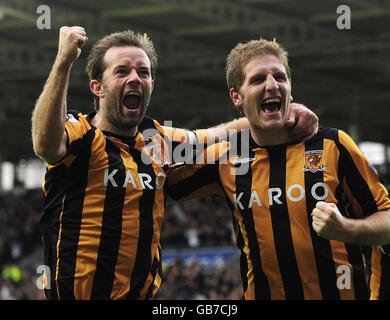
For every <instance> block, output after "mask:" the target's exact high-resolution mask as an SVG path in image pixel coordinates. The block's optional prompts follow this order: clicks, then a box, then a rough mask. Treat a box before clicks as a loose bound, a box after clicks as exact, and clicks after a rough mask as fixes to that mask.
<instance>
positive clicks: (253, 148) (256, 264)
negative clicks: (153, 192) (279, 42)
mask: <svg viewBox="0 0 390 320" xmlns="http://www.w3.org/2000/svg"><path fill="white" fill-rule="evenodd" d="M244 132H246V133H248V132H249V131H242V132H241V133H239V134H238V135H237V136H236V137H235V140H234V141H235V142H234V143H233V142H231V141H229V142H222V143H219V144H215V145H213V146H211V147H209V148H208V149H206V152H203V153H202V155H201V156H200V158H198V164H196V165H187V166H182V167H178V168H174V169H173V170H171V171H170V172H168V182H169V187H168V193H169V195H170V196H171V197H172V198H173V199H174V200H186V199H191V198H195V197H201V196H208V195H220V196H223V197H225V198H226V199H227V202H228V204H229V205H230V208H231V209H232V213H233V224H234V230H235V235H236V243H237V246H238V248H239V249H240V252H241V258H240V267H241V278H242V282H243V289H244V298H245V299H315V300H319V299H333V300H334V299H336V300H338V299H368V298H369V292H370V290H369V288H368V284H367V281H366V277H365V276H366V274H365V268H366V264H365V262H364V260H363V257H362V252H361V249H360V247H359V246H357V245H352V244H346V243H343V242H339V241H333V240H332V241H329V240H326V239H324V238H321V237H319V236H318V235H317V233H316V232H315V231H314V229H313V228H312V218H311V212H312V210H313V209H314V207H315V205H316V202H317V201H327V202H334V203H336V204H337V205H338V208H339V210H340V212H341V213H342V214H343V215H345V216H348V217H350V218H363V217H365V216H368V215H370V214H372V213H374V212H376V211H378V210H385V209H389V208H390V200H389V198H388V193H387V190H386V188H385V187H384V186H383V184H381V182H380V179H379V177H378V174H377V172H376V170H375V169H374V168H373V167H372V166H370V163H369V162H368V161H367V160H366V158H365V157H364V156H363V155H362V154H361V152H360V151H359V149H358V148H357V146H356V145H355V143H354V142H353V141H352V139H351V138H350V137H349V136H348V135H347V134H346V133H344V132H343V131H340V130H336V129H331V128H320V130H319V133H318V134H317V135H316V136H315V137H314V138H312V139H311V140H309V141H307V142H300V143H293V144H284V145H277V146H269V147H260V146H258V145H256V143H255V142H254V141H253V139H252V138H251V137H250V134H247V135H246V137H247V139H243V138H242V136H243V134H244ZM248 141H249V145H248ZM233 149H234V150H233ZM210 159H212V160H215V161H210ZM199 160H200V161H199ZM210 162H211V163H210ZM389 214H390V213H389ZM383 261H384V260H383V259H382V264H381V255H380V254H379V251H378V250H376V248H374V254H373V259H372V270H373V276H372V277H371V289H372V292H371V295H372V298H380V297H381V294H382V298H383V297H384V296H383V295H384V294H385V291H386V290H387V291H388V288H389V285H390V283H389V281H388V280H389V279H388V277H389V272H390V270H389V265H388V262H387V265H385V263H384V262H383ZM385 278H387V281H385ZM386 283H387V285H386ZM386 287H387V289H386ZM387 294H388V293H387Z"/></svg>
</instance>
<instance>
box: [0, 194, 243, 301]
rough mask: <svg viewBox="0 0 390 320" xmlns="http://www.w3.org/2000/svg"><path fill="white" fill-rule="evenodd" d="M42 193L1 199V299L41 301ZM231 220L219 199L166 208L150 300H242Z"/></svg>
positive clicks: (1, 197) (11, 195)
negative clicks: (159, 279) (158, 283)
mask: <svg viewBox="0 0 390 320" xmlns="http://www.w3.org/2000/svg"><path fill="white" fill-rule="evenodd" d="M41 192H42V191H41V190H40V189H34V190H25V191H19V192H9V193H6V194H2V195H0V300H42V299H44V297H43V294H42V291H41V290H40V289H39V288H38V287H37V280H38V278H39V277H40V275H41V274H40V273H37V268H38V267H39V266H40V265H41V264H42V261H43V256H42V252H43V251H42V243H41V236H40V232H39V217H40V213H41V209H42V194H41ZM230 218H231V216H230V212H229V210H228V209H227V207H226V205H225V204H224V202H223V201H222V200H220V199H218V198H206V199H200V200H193V201H190V202H187V203H181V204H171V205H168V207H167V210H166V219H165V222H164V226H163V232H162V237H161V242H162V247H163V284H162V287H161V289H160V291H159V292H158V294H157V295H156V296H155V297H154V299H159V300H165V299H173V300H186V299H191V300H195V299H207V300H209V299H240V298H241V296H242V288H241V280H240V273H239V270H238V260H237V258H238V250H236V249H235V248H234V247H233V246H234V244H233V234H232V228H231V222H230ZM205 248H206V249H205ZM165 252H166V253H167V254H166V255H165Z"/></svg>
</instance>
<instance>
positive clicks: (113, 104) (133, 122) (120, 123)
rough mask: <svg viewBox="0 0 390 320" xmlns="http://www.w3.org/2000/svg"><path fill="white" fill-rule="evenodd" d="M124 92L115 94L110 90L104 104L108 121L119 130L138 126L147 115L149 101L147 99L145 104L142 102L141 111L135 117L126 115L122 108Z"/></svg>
mask: <svg viewBox="0 0 390 320" xmlns="http://www.w3.org/2000/svg"><path fill="white" fill-rule="evenodd" d="M122 101H123V97H122V94H118V95H117V94H114V93H112V92H109V93H108V94H107V102H106V104H105V106H104V109H105V116H106V118H107V121H108V122H109V123H110V124H111V125H112V126H114V127H115V128H117V129H119V130H126V131H128V130H131V129H133V128H136V127H137V126H138V124H139V123H140V122H141V121H142V119H143V118H144V116H145V113H146V110H147V106H148V101H146V103H145V105H144V104H142V103H140V109H141V112H139V113H137V115H135V116H133V117H129V116H127V117H126V116H125V115H124V113H123V110H122Z"/></svg>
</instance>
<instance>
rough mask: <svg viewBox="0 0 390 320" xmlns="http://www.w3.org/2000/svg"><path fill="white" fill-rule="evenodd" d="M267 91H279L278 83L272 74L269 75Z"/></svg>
mask: <svg viewBox="0 0 390 320" xmlns="http://www.w3.org/2000/svg"><path fill="white" fill-rule="evenodd" d="M265 89H266V90H267V91H275V90H278V89H279V86H278V83H277V81H276V80H275V78H274V77H273V76H272V75H271V74H268V75H267V79H266V83H265Z"/></svg>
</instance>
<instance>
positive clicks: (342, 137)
mask: <svg viewBox="0 0 390 320" xmlns="http://www.w3.org/2000/svg"><path fill="white" fill-rule="evenodd" d="M338 149H339V152H340V166H339V167H340V171H341V172H342V173H343V178H344V182H345V189H344V191H345V194H346V195H347V198H348V199H349V201H350V203H351V204H352V208H353V212H354V214H355V215H356V217H360V218H361V217H364V216H368V215H370V214H372V213H374V212H377V211H381V210H386V209H389V208H390V200H389V194H388V191H387V189H386V187H385V186H384V185H383V184H382V182H381V179H380V177H379V175H378V172H377V170H376V169H375V167H374V166H373V165H372V164H371V163H370V162H369V160H368V159H367V158H366V157H365V156H364V155H363V153H362V152H361V151H360V149H359V148H358V147H357V146H356V144H355V143H354V141H353V140H352V139H351V137H350V136H349V135H348V134H346V133H345V132H344V131H342V130H339V131H338Z"/></svg>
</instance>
